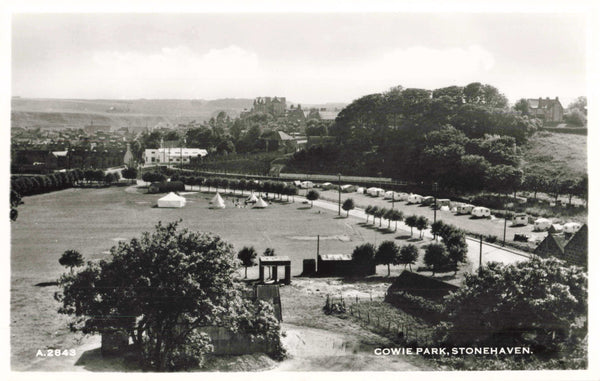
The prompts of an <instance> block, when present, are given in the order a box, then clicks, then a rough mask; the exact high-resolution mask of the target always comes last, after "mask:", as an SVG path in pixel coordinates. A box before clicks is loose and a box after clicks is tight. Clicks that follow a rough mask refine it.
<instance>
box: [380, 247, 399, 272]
mask: <svg viewBox="0 0 600 381" xmlns="http://www.w3.org/2000/svg"><path fill="white" fill-rule="evenodd" d="M399 254H400V252H399V248H398V246H397V245H396V244H395V243H394V241H383V242H382V243H381V244H380V245H379V247H378V248H377V253H376V254H375V263H376V264H378V265H387V269H388V276H390V265H391V264H393V265H396V264H398V263H399V258H398V256H399Z"/></svg>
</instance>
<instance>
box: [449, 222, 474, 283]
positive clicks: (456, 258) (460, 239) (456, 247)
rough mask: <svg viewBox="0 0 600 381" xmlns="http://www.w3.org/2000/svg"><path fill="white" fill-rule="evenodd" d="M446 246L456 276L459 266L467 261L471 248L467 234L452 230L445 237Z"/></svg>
mask: <svg viewBox="0 0 600 381" xmlns="http://www.w3.org/2000/svg"><path fill="white" fill-rule="evenodd" d="M443 241H444V245H446V250H447V251H448V260H449V261H450V262H451V263H452V265H453V266H454V275H456V273H457V272H458V264H459V263H464V262H466V260H467V253H468V250H469V247H468V246H467V241H466V239H465V233H463V232H462V231H460V230H458V229H452V230H451V231H449V232H448V233H447V234H444V237H443Z"/></svg>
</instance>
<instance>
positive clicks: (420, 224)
mask: <svg viewBox="0 0 600 381" xmlns="http://www.w3.org/2000/svg"><path fill="white" fill-rule="evenodd" d="M427 226H428V221H427V218H425V217H424V216H419V217H418V218H417V221H416V225H415V227H416V228H417V229H418V230H419V238H423V230H425V229H427Z"/></svg>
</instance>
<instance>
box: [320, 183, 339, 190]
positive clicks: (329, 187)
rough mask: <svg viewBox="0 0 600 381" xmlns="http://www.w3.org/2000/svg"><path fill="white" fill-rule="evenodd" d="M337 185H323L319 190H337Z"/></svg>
mask: <svg viewBox="0 0 600 381" xmlns="http://www.w3.org/2000/svg"><path fill="white" fill-rule="evenodd" d="M337 187H338V186H337V185H335V184H332V183H323V184H321V189H323V190H328V189H337Z"/></svg>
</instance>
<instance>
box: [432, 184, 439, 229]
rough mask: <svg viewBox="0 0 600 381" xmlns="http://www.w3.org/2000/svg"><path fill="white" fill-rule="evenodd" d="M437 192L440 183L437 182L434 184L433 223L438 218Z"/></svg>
mask: <svg viewBox="0 0 600 381" xmlns="http://www.w3.org/2000/svg"><path fill="white" fill-rule="evenodd" d="M437 190H438V183H437V182H435V183H433V200H434V201H433V222H434V223H435V221H436V218H437Z"/></svg>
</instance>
